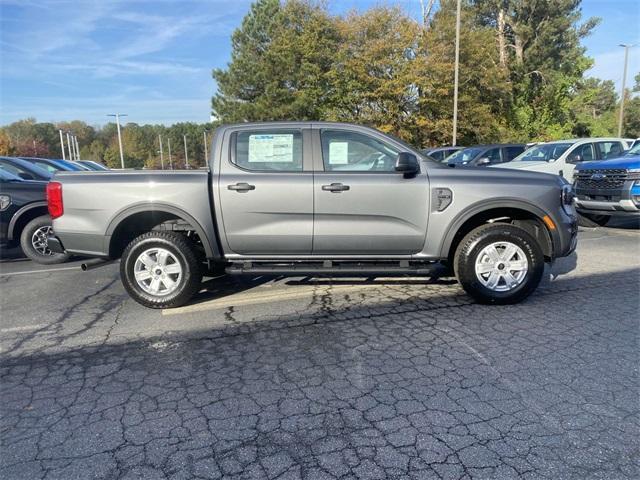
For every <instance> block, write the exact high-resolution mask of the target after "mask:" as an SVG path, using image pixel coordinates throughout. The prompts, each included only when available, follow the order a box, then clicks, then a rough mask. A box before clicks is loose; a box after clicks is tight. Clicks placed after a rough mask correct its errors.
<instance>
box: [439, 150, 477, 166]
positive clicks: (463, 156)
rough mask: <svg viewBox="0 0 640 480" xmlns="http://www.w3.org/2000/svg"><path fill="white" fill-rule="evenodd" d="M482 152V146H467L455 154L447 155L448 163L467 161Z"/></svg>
mask: <svg viewBox="0 0 640 480" xmlns="http://www.w3.org/2000/svg"><path fill="white" fill-rule="evenodd" d="M480 152H482V149H481V148H474V147H471V148H465V149H463V150H458V151H457V152H456V153H454V154H453V155H450V156H448V157H447V162H448V163H467V162H469V161H471V160H473V159H474V158H476V157H477V156H478V155H479V154H480Z"/></svg>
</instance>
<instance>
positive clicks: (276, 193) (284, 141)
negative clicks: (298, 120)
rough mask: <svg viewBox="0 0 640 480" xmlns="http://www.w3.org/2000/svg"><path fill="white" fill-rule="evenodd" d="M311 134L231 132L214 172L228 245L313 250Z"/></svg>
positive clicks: (250, 251) (266, 251) (263, 251)
mask: <svg viewBox="0 0 640 480" xmlns="http://www.w3.org/2000/svg"><path fill="white" fill-rule="evenodd" d="M309 135H310V130H304V129H300V128H284V127H283V128H279V127H275V128H274V127H273V126H271V127H267V128H262V127H256V128H254V129H251V130H248V129H240V130H238V131H235V132H232V133H231V135H230V138H229V148H228V149H224V148H223V154H222V157H223V158H222V159H221V162H220V174H219V176H218V191H219V195H220V205H221V209H220V211H221V212H222V223H223V225H224V233H223V232H221V235H224V237H225V239H226V242H227V244H228V247H229V249H230V250H232V251H233V252H235V253H237V254H241V255H287V254H289V255H291V254H310V253H311V242H312V232H313V172H312V171H311V155H310V153H306V152H307V150H309V148H310V146H309V145H308V144H310V141H307V138H308V137H309ZM225 150H226V152H225ZM307 163H308V166H307ZM305 167H306V168H305Z"/></svg>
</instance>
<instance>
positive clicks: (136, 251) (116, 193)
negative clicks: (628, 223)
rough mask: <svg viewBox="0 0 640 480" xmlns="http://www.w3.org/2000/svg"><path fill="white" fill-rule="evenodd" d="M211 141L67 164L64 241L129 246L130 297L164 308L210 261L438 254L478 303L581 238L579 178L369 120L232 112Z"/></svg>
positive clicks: (419, 262)
mask: <svg viewBox="0 0 640 480" xmlns="http://www.w3.org/2000/svg"><path fill="white" fill-rule="evenodd" d="M211 152H212V154H211V157H210V160H209V161H210V165H209V171H205V170H189V171H172V172H159V171H123V172H111V173H109V175H105V174H102V173H97V172H94V173H91V172H89V173H78V172H59V173H58V174H56V178H55V181H52V182H50V183H49V185H48V187H47V198H48V201H49V212H50V214H51V216H52V218H53V219H54V220H53V227H54V230H55V235H52V236H50V237H49V246H50V248H51V249H52V250H54V251H56V252H68V253H69V252H70V253H74V254H78V255H84V256H90V257H101V258H102V259H104V260H109V259H117V258H121V262H120V275H121V278H122V282H123V284H124V285H125V288H126V290H127V291H128V292H129V294H130V295H131V296H132V297H133V298H134V299H135V300H136V301H137V302H139V303H141V304H142V305H145V306H147V307H152V308H164V307H175V306H179V305H182V304H184V303H186V302H187V301H189V299H190V298H191V297H192V296H193V295H194V294H195V293H196V292H198V291H199V289H200V281H201V278H202V275H203V266H205V265H206V266H208V268H210V269H213V270H214V271H215V272H220V271H226V272H227V273H228V274H252V275H254V274H278V275H294V276H297V275H331V276H334V275H339V274H347V275H352V276H354V275H356V276H357V275H372V274H383V275H389V274H414V275H421V274H430V273H432V271H433V268H434V265H436V264H437V263H438V262H445V263H447V264H449V265H451V266H453V270H454V271H455V273H456V275H457V278H458V280H459V281H460V283H461V284H462V286H463V287H464V289H465V290H466V291H467V292H468V293H469V294H470V295H471V296H473V297H474V298H475V299H477V300H478V301H480V302H483V303H493V304H509V303H515V302H518V301H520V300H522V299H524V298H525V297H527V296H528V295H529V294H530V293H531V292H533V290H534V289H535V288H536V287H537V285H538V283H539V282H540V280H541V278H542V275H543V270H544V263H545V262H548V261H552V260H553V259H554V258H556V257H562V256H566V255H569V254H570V253H571V252H572V251H573V250H574V249H575V247H576V242H577V223H576V222H577V220H576V215H575V210H574V207H573V197H572V189H571V185H570V184H568V182H566V180H564V179H561V178H558V177H553V176H551V175H542V174H537V173H525V174H522V173H520V172H519V173H517V174H516V173H514V172H510V171H508V170H498V169H481V170H475V171H474V170H473V169H468V168H456V169H452V168H449V167H447V166H446V165H443V164H441V163H438V162H434V161H430V160H428V158H426V157H421V154H420V153H419V152H418V151H417V150H414V149H413V147H411V146H409V145H407V144H405V143H403V142H402V141H400V140H397V139H395V138H393V137H391V136H388V135H385V134H383V133H381V132H379V131H377V130H374V129H371V128H367V127H362V126H356V125H348V124H341V123H325V122H313V123H309V122H275V123H258V124H250V123H245V124H238V125H228V126H223V127H220V128H218V129H217V130H216V132H215V134H214V137H213V141H212V150H211ZM365 167H366V168H365ZM505 199H508V200H505Z"/></svg>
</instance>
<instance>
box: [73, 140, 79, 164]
mask: <svg viewBox="0 0 640 480" xmlns="http://www.w3.org/2000/svg"><path fill="white" fill-rule="evenodd" d="M73 144H74V145H75V147H76V160H80V145H78V137H77V136H75V135H74V136H73Z"/></svg>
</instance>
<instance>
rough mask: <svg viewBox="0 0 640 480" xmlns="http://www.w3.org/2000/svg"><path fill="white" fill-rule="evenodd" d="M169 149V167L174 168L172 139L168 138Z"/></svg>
mask: <svg viewBox="0 0 640 480" xmlns="http://www.w3.org/2000/svg"><path fill="white" fill-rule="evenodd" d="M167 149H168V150H169V168H170V169H171V170H173V163H172V162H171V139H170V138H167Z"/></svg>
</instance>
